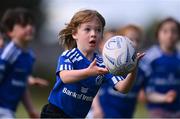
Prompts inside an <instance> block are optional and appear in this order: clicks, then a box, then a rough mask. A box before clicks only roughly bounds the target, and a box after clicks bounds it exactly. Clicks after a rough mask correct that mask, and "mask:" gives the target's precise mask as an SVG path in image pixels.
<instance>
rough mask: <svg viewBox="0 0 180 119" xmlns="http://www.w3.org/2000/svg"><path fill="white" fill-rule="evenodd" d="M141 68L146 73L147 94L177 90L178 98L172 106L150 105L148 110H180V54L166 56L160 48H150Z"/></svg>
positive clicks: (165, 104) (162, 104)
mask: <svg viewBox="0 0 180 119" xmlns="http://www.w3.org/2000/svg"><path fill="white" fill-rule="evenodd" d="M139 66H140V67H141V69H142V70H143V71H144V72H145V80H147V81H148V82H147V86H146V88H145V91H146V93H149V92H157V93H161V94H165V93H167V92H168V91H169V90H175V91H176V92H177V97H176V99H175V101H174V102H173V103H171V104H168V103H161V104H159V103H156V104H154V103H148V108H149V109H152V108H161V109H165V110H170V111H177V110H180V53H179V52H178V51H175V52H174V53H173V54H171V55H167V54H165V53H164V52H163V51H162V50H161V49H160V47H159V46H153V47H152V48H150V49H149V50H148V51H147V53H146V55H145V57H144V58H143V59H142V61H141V62H140V64H139Z"/></svg>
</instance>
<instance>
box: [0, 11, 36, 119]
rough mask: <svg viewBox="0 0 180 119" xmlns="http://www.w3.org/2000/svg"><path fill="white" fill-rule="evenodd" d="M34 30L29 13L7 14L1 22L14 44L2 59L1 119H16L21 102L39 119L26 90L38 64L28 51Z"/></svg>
mask: <svg viewBox="0 0 180 119" xmlns="http://www.w3.org/2000/svg"><path fill="white" fill-rule="evenodd" d="M34 30H35V28H34V25H33V16H32V14H31V13H30V12H29V11H28V10H26V9H23V8H15V9H11V10H7V11H6V13H5V14H4V16H3V18H2V31H3V32H4V33H5V34H6V35H7V36H8V37H10V38H11V42H10V43H8V44H7V46H5V48H4V49H3V51H2V53H1V55H0V118H14V117H15V112H16V109H17V106H18V104H19V102H20V101H22V102H23V104H24V106H25V108H26V109H27V112H28V114H29V116H30V117H31V118H38V117H39V114H38V112H37V111H36V109H35V108H34V107H33V105H32V101H31V99H30V95H29V91H28V88H27V81H28V77H29V75H30V74H31V72H32V66H33V64H34V61H35V58H34V55H33V53H32V50H31V49H29V47H28V44H29V42H30V41H31V40H32V39H33V34H34ZM2 40H3V39H2Z"/></svg>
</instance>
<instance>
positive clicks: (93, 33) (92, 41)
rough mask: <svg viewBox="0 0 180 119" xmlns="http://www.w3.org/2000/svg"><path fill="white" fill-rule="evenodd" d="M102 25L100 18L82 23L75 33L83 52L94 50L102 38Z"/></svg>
mask: <svg viewBox="0 0 180 119" xmlns="http://www.w3.org/2000/svg"><path fill="white" fill-rule="evenodd" d="M102 32H103V29H102V25H101V24H100V21H99V19H97V18H93V19H92V20H91V21H90V22H86V23H82V24H81V25H80V26H79V27H78V28H77V31H76V32H75V33H74V34H73V38H74V39H75V40H76V43H77V47H78V48H79V49H80V50H82V51H83V52H93V51H94V50H95V49H96V47H97V44H98V42H99V41H100V39H101V38H102Z"/></svg>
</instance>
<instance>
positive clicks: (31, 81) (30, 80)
mask: <svg viewBox="0 0 180 119" xmlns="http://www.w3.org/2000/svg"><path fill="white" fill-rule="evenodd" d="M28 84H29V85H38V86H41V87H45V86H48V85H49V82H48V81H47V80H46V79H42V78H39V77H34V76H29V77H28Z"/></svg>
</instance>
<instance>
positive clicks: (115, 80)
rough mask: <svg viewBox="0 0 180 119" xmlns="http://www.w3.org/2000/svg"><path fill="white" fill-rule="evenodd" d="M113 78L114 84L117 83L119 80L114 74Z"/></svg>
mask: <svg viewBox="0 0 180 119" xmlns="http://www.w3.org/2000/svg"><path fill="white" fill-rule="evenodd" d="M111 79H112V81H113V83H114V84H116V83H117V82H118V81H117V79H116V77H115V76H113V77H112V78H111Z"/></svg>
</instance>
